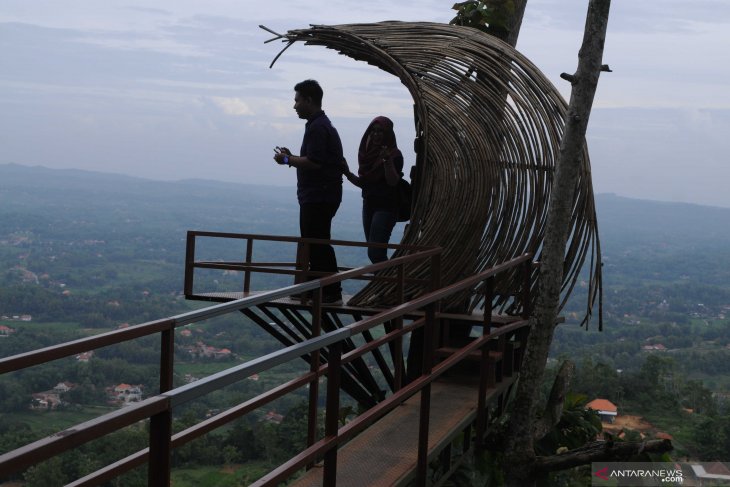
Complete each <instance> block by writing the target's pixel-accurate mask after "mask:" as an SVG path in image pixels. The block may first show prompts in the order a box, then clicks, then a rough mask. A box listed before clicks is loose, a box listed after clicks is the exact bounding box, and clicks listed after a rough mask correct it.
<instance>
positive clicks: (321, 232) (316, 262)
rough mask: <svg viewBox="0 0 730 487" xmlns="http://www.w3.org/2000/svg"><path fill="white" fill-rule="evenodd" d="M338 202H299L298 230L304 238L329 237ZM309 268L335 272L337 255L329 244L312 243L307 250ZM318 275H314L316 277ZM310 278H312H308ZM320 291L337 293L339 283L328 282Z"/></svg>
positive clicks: (326, 293)
mask: <svg viewBox="0 0 730 487" xmlns="http://www.w3.org/2000/svg"><path fill="white" fill-rule="evenodd" d="M339 207H340V204H339V203H300V205H299V232H300V234H301V236H302V237H304V238H322V239H327V240H329V239H331V238H332V237H331V229H332V218H334V216H335V213H337V209H338V208H339ZM309 270H312V271H322V272H327V273H331V274H334V273H336V272H337V257H336V256H335V250H334V249H333V248H332V246H331V245H312V246H311V247H310V251H309ZM318 277H320V276H316V277H315V278H318ZM310 279H312V278H310ZM322 292H323V293H324V294H325V295H329V296H331V295H333V294H338V293H340V292H342V291H341V287H340V284H339V283H337V284H330V285H329V286H326V287H325V288H324V289H323V290H322Z"/></svg>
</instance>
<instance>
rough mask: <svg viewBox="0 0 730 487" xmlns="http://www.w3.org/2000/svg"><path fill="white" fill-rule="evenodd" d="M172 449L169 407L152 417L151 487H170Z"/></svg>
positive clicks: (149, 463) (149, 462)
mask: <svg viewBox="0 0 730 487" xmlns="http://www.w3.org/2000/svg"><path fill="white" fill-rule="evenodd" d="M171 449H172V410H171V409H170V405H169V403H168V405H167V409H166V410H165V411H163V412H161V413H158V414H155V415H154V416H152V417H151V418H150V456H149V461H148V467H147V485H148V486H149V487H169V485H170V469H171V466H172V465H171V461H170V451H171Z"/></svg>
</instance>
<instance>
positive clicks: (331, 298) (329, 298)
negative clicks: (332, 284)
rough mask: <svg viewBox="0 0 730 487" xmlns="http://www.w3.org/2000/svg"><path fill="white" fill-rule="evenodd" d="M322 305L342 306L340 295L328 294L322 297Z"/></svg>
mask: <svg viewBox="0 0 730 487" xmlns="http://www.w3.org/2000/svg"><path fill="white" fill-rule="evenodd" d="M322 304H330V305H334V304H342V293H331V294H330V293H328V294H323V295H322Z"/></svg>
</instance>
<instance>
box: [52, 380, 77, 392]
mask: <svg viewBox="0 0 730 487" xmlns="http://www.w3.org/2000/svg"><path fill="white" fill-rule="evenodd" d="M74 386H75V384H72V383H71V382H59V383H58V384H56V386H55V387H54V388H53V392H55V393H56V394H65V393H67V392H68V391H70V390H71V389H73V388H74Z"/></svg>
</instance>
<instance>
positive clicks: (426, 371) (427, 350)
mask: <svg viewBox="0 0 730 487" xmlns="http://www.w3.org/2000/svg"><path fill="white" fill-rule="evenodd" d="M435 331H436V304H435V303H431V304H429V305H428V306H427V307H426V323H425V324H424V330H423V365H422V374H423V375H430V374H431V370H432V368H433V357H434V346H435V340H434V333H435ZM418 420H419V421H418V460H417V463H416V485H418V486H422V485H426V478H427V476H428V428H429V424H430V420H431V383H430V382H429V383H428V384H427V385H425V386H424V387H423V389H421V402H420V412H419V416H418Z"/></svg>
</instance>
